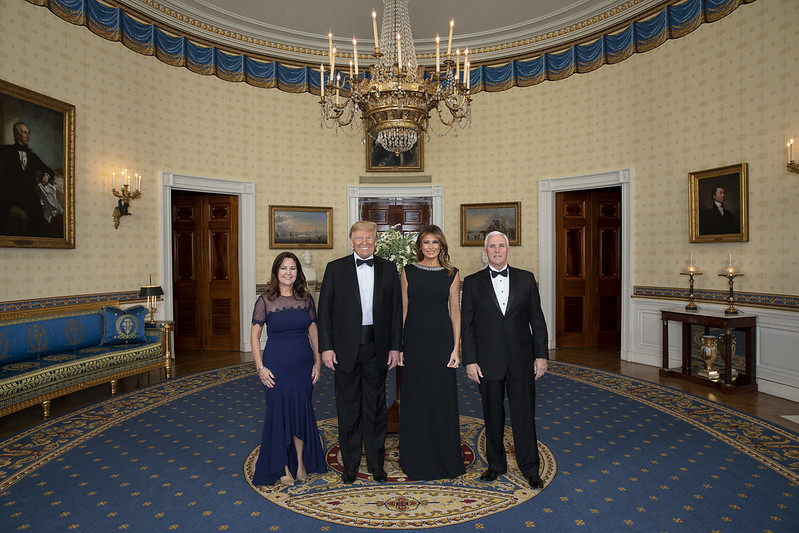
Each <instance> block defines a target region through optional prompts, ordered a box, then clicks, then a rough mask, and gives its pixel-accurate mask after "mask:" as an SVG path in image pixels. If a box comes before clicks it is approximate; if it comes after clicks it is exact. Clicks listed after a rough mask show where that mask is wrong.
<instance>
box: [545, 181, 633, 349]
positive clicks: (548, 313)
mask: <svg viewBox="0 0 799 533" xmlns="http://www.w3.org/2000/svg"><path fill="white" fill-rule="evenodd" d="M615 186H620V187H621V216H622V220H621V225H622V230H621V231H622V236H621V239H622V242H621V261H622V282H621V349H620V353H621V358H622V359H624V360H625V361H626V360H629V358H628V349H629V346H630V342H629V340H628V334H629V330H630V327H629V318H630V312H631V311H630V298H631V297H632V254H633V250H632V238H631V231H632V209H631V203H632V190H631V189H632V171H631V170H630V169H624V170H618V171H613V172H604V173H601V174H588V175H585V176H573V177H566V178H554V179H548V180H540V181H539V182H538V280H539V283H540V290H539V292H540V294H541V307H542V308H543V310H544V316H545V317H546V321H547V328H548V333H549V348H554V347H555V331H556V324H555V318H556V316H557V315H556V299H555V287H556V285H555V283H556V280H555V274H556V271H555V262H556V260H557V252H556V249H555V248H556V246H555V234H554V231H555V227H556V221H555V195H556V194H557V193H559V192H566V191H579V190H584V189H601V188H604V187H615Z"/></svg>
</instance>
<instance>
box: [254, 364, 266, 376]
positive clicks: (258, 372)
mask: <svg viewBox="0 0 799 533" xmlns="http://www.w3.org/2000/svg"><path fill="white" fill-rule="evenodd" d="M264 368H266V367H265V366H264V365H261V366H259V367H258V368H256V369H255V373H256V374H260V373H261V370H263V369H264Z"/></svg>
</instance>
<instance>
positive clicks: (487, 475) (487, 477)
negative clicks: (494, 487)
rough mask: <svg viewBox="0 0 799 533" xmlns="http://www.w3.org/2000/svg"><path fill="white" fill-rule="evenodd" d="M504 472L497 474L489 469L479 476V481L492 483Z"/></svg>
mask: <svg viewBox="0 0 799 533" xmlns="http://www.w3.org/2000/svg"><path fill="white" fill-rule="evenodd" d="M504 473H505V472H497V471H496V470H491V469H490V468H489V469H488V470H486V471H485V472H483V473H482V474H480V481H494V480H495V479H497V478H498V477H499V476H500V474H504Z"/></svg>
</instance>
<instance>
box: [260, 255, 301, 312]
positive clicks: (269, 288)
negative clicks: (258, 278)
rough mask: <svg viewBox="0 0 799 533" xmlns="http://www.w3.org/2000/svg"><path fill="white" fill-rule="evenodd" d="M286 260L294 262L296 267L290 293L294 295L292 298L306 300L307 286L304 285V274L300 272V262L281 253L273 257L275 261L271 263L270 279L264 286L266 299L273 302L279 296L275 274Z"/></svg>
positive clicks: (292, 256)
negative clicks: (295, 275)
mask: <svg viewBox="0 0 799 533" xmlns="http://www.w3.org/2000/svg"><path fill="white" fill-rule="evenodd" d="M286 258H289V259H291V260H292V261H294V264H295V265H296V266H297V279H295V280H294V285H293V286H292V287H291V292H292V293H294V298H296V299H297V300H307V299H308V286H307V285H306V283H305V274H303V272H302V265H301V264H300V260H299V259H297V256H296V255H294V254H293V253H291V252H282V253H280V254H278V255H277V257H275V261H274V263H272V278H271V279H270V280H269V283H267V284H266V299H267V300H269V301H272V302H273V301H275V300H277V297H278V296H280V282H279V281H278V279H277V273H278V271H279V270H280V265H282V264H283V260H284V259H286Z"/></svg>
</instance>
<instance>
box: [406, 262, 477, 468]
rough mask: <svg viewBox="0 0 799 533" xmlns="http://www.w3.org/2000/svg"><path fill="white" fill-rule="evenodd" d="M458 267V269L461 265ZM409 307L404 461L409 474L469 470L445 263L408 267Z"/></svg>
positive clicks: (452, 278) (407, 320)
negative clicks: (463, 443) (450, 363)
mask: <svg viewBox="0 0 799 533" xmlns="http://www.w3.org/2000/svg"><path fill="white" fill-rule="evenodd" d="M456 272H457V270H456ZM405 277H406V279H407V281H408V309H407V314H406V316H405V328H404V343H403V346H404V360H405V366H404V367H403V368H402V397H401V399H400V467H401V468H402V471H403V472H404V473H405V475H406V476H408V478H409V479H415V480H432V479H444V478H454V477H457V476H460V475H461V474H464V473H465V471H466V470H465V468H464V465H463V455H462V453H461V439H460V423H459V413H458V383H457V377H456V374H455V369H454V368H447V362H448V361H449V356H450V354H451V353H452V349H453V346H454V339H453V333H452V322H451V320H450V316H449V290H450V286H451V285H452V283H453V281H454V278H455V276H454V274H453V275H452V276H449V275H448V272H447V271H446V270H445V269H444V268H443V267H437V268H433V267H424V266H421V265H418V264H415V263H412V264H410V265H408V266H406V267H405Z"/></svg>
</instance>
